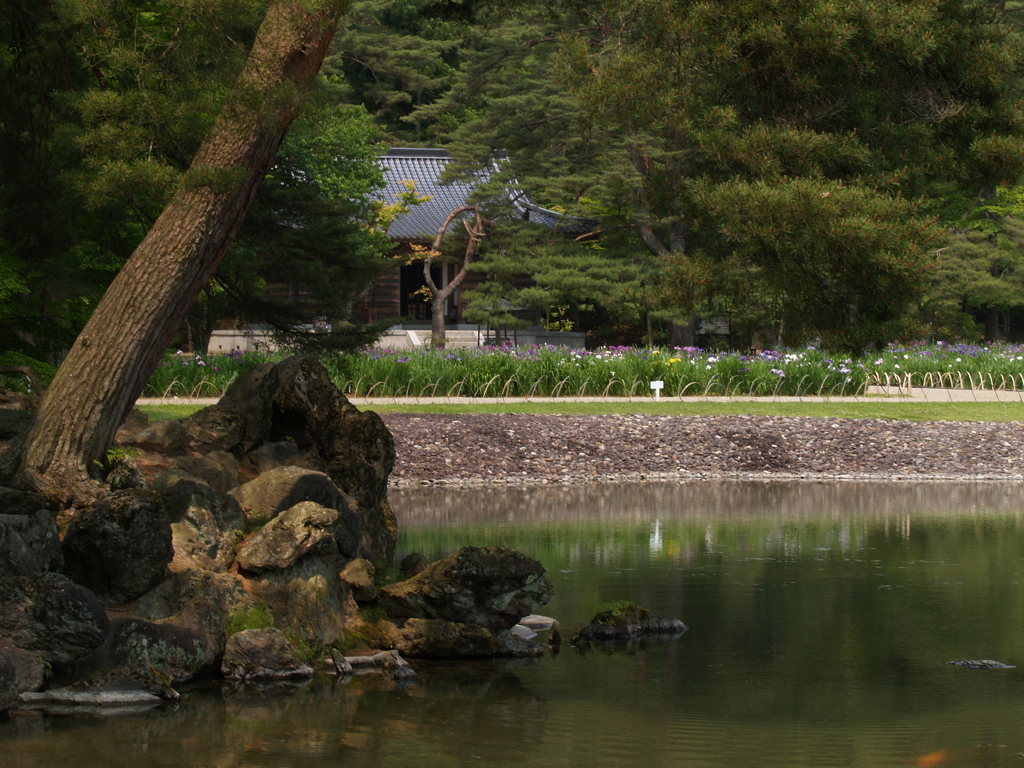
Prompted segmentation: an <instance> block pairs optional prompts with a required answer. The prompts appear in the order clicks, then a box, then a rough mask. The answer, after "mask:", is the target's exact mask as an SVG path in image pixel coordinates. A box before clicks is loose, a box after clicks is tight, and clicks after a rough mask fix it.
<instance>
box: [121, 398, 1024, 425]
mask: <svg viewBox="0 0 1024 768" xmlns="http://www.w3.org/2000/svg"><path fill="white" fill-rule="evenodd" d="M201 407H202V406H199V405H184V404H183V405H143V406H140V407H139V408H140V410H142V411H143V412H144V413H145V414H147V415H148V416H149V418H150V419H151V420H157V419H180V418H183V417H184V416H188V415H189V414H191V413H194V412H195V411H197V410H199V409H200V408H201ZM364 410H373V411H377V412H378V413H441V414H461V413H524V414H530V413H537V414H561V415H565V416H573V415H593V416H601V415H607V414H645V415H660V416H734V415H751V416H810V417H818V418H831V419H893V420H906V421H1021V420H1024V404H1021V403H1012V402H977V403H976V402H956V403H922V402H905V401H898V400H895V399H893V400H888V399H883V398H872V399H866V400H863V401H860V402H855V403H853V402H832V403H792V402H786V403H779V402H767V401H733V402H678V401H662V402H660V403H655V402H654V401H653V400H652V401H648V402H645V401H639V402H638V401H632V402H628V401H618V402H615V401H612V402H602V403H571V402H550V403H543V402H540V403H505V404H502V403H493V404H480V405H462V404H459V405H441V404H439V405H427V404H401V405H374V406H366V407H365V408H364Z"/></svg>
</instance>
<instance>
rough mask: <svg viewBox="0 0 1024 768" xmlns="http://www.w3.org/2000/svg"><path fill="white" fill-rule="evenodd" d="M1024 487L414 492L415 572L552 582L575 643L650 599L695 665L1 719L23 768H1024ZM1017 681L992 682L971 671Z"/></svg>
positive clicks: (473, 678) (431, 678)
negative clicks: (454, 564)
mask: <svg viewBox="0 0 1024 768" xmlns="http://www.w3.org/2000/svg"><path fill="white" fill-rule="evenodd" d="M1022 492H1024V487H1022V486H1020V485H1013V484H991V483H986V484H955V485H954V484H949V485H946V484H923V485H900V484H897V485H890V484H856V483H832V484H828V483H821V484H811V483H718V484H715V483H694V484H647V485H622V486H570V487H535V488H524V489H509V488H501V489H469V490H466V489H462V490H455V489H444V488H422V489H420V488H416V489H407V490H401V491H398V492H393V493H392V501H393V504H394V507H395V509H396V512H397V514H398V515H399V519H400V524H401V526H402V537H401V541H400V550H401V552H400V554H404V553H405V552H409V551H422V552H424V553H425V554H427V555H428V557H431V558H434V557H437V556H441V555H443V554H446V553H448V552H450V551H452V550H454V549H457V548H458V547H460V546H464V545H467V544H473V545H480V546H482V545H488V544H502V545H506V546H511V547H515V548H516V549H519V550H521V551H523V552H525V553H527V554H529V555H530V556H532V557H535V558H537V559H538V560H540V561H541V562H542V563H544V565H545V566H546V567H547V569H548V576H549V578H550V579H551V580H552V582H553V583H554V585H555V590H556V596H555V598H554V599H553V600H552V601H551V603H549V604H548V605H547V606H545V607H544V608H543V609H542V612H543V613H546V614H548V615H551V616H554V617H555V618H557V619H559V620H560V621H561V623H562V626H563V629H564V630H565V631H564V632H563V634H564V635H565V636H568V635H569V634H571V632H572V629H573V628H575V626H576V625H577V624H579V623H581V622H583V621H585V620H587V619H588V618H589V616H590V615H591V614H592V612H593V610H594V607H595V606H596V605H597V604H599V603H601V602H607V601H612V600H622V599H628V600H635V601H636V602H638V603H640V604H642V605H644V606H647V607H649V608H651V609H652V610H654V611H656V612H660V613H665V614H668V615H672V616H677V617H679V618H681V619H683V620H684V621H685V622H686V623H687V624H688V625H689V626H690V630H689V631H688V632H687V633H685V634H684V635H682V636H681V637H679V638H677V639H674V640H672V641H670V642H663V643H650V644H634V645H632V646H623V647H620V648H616V649H595V650H593V651H592V652H590V653H588V654H586V655H580V654H579V653H576V652H574V651H573V650H572V649H571V648H569V647H563V650H562V651H561V653H559V654H558V655H557V656H551V655H548V656H545V657H544V658H542V659H539V660H532V661H515V662H503V663H485V662H467V663H460V664H440V663H433V664H428V663H423V662H418V661H414V662H413V664H414V666H416V667H417V669H418V670H419V673H420V677H419V680H418V681H417V682H416V683H415V684H414V685H412V686H410V687H407V688H397V687H395V686H394V685H393V684H392V683H390V682H388V681H386V680H384V679H383V678H381V677H380V676H376V675H373V676H358V677H356V678H355V679H353V680H352V681H351V682H348V683H347V684H337V683H335V682H333V681H331V680H329V679H325V680H323V681H317V682H314V683H313V684H311V685H309V686H307V687H305V688H303V689H301V690H297V691H294V692H291V693H288V694H283V693H276V694H266V693H260V692H256V691H248V692H241V693H239V692H232V691H230V690H228V689H225V690H223V691H222V690H221V689H220V687H208V688H197V689H195V690H193V691H191V692H190V695H189V696H187V697H186V698H185V700H184V701H183V702H182V703H181V704H180V705H178V706H177V707H176V708H173V709H166V710H158V711H154V712H150V713H147V714H144V715H137V716H130V717H120V718H100V717H89V716H63V717H58V716H40V715H31V716H29V715H13V716H9V717H7V718H4V717H3V716H0V766H3V768H7V767H8V766H10V768H30V767H31V768H35V767H36V766H39V767H40V768H42V767H43V766H46V767H47V768H49V766H52V765H54V764H57V763H62V764H67V765H73V766H118V767H119V766H132V768H148V767H149V766H168V768H172V767H173V768H177V767H179V766H232V767H243V766H244V767H249V766H252V767H253V768H256V767H260V768H264V767H266V768H273V767H276V766H296V767H301V768H307V767H308V768H321V767H323V768H326V766H339V765H345V766H367V767H371V766H373V767H377V766H396V767H400V766H401V767H404V766H410V767H412V766H416V768H422V767H424V766H453V765H456V766H468V765H485V766H491V765H494V766H499V765H500V766H504V765H509V766H523V768H533V767H534V766H538V767H539V766H553V767H555V768H562V767H565V768H569V767H572V768H575V767H576V766H580V767H581V768H583V767H584V766H585V767H586V768H605V767H606V766H607V767H608V768H612V767H614V768H623V767H624V766H627V767H628V766H638V767H640V766H644V767H647V766H651V767H655V768H656V767H660V766H695V767H697V768H702V767H704V766H707V767H709V768H710V767H712V766H714V767H719V766H721V767H725V766H729V767H732V766H736V767H740V766H742V767H744V768H746V767H748V766H780V767H781V766H865V767H867V766H907V765H949V766H994V765H1024V726H1022V723H1024V611H1022V608H1024V587H1022V584H1021V582H1022V580H1024V579H1022V576H1024V495H1022ZM959 659H996V660H999V661H1002V662H1005V663H1007V664H1018V665H1020V666H1019V668H1017V669H1008V670H973V669H964V668H960V667H954V666H949V665H947V664H946V662H947V661H950V660H959Z"/></svg>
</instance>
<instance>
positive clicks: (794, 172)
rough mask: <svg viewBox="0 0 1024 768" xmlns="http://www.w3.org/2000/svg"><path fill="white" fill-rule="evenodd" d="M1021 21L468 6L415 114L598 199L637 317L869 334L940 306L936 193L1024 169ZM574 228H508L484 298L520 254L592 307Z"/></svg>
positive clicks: (729, 8)
mask: <svg viewBox="0 0 1024 768" xmlns="http://www.w3.org/2000/svg"><path fill="white" fill-rule="evenodd" d="M429 11H430V7H429V6H428V7H425V8H424V11H423V12H429ZM1001 22H1002V17H1001V16H1000V15H999V12H998V9H996V8H995V7H989V6H982V5H977V4H973V3H961V2H950V3H927V2H915V3H898V4H879V3H874V2H857V3H846V2H842V3H840V2H835V1H834V0H802V1H801V2H797V3H778V2H769V1H762V0H745V1H744V2H740V3H730V4H727V5H726V4H717V3H706V2H693V1H692V0H645V1H644V2H639V3H638V2H623V3H610V4H609V3H600V4H598V3H588V2H585V1H582V2H569V3H564V4H556V5H555V6H550V5H549V6H545V7H544V8H537V7H535V6H533V5H531V4H512V5H511V6H503V7H499V8H496V9H493V12H492V13H490V14H480V18H479V19H475V20H473V21H472V22H471V23H469V24H467V25H466V30H465V31H464V43H463V45H464V48H463V49H460V50H459V57H458V64H459V70H458V73H457V74H456V75H455V76H454V85H452V86H451V87H450V88H448V89H447V90H446V91H445V92H444V93H443V94H442V95H441V96H440V97H439V98H438V99H437V101H436V102H435V103H433V104H429V105H424V106H423V107H421V108H420V109H417V110H415V111H414V112H413V115H412V117H415V118H416V119H417V120H422V121H425V122H430V123H431V125H432V131H433V133H434V135H435V136H436V137H437V138H438V139H439V140H440V141H441V142H442V143H445V144H446V145H448V146H449V147H450V148H451V150H452V151H453V152H454V153H456V154H457V155H458V156H459V157H460V158H462V160H463V161H464V162H465V164H466V167H467V168H473V167H480V166H481V165H483V164H486V163H489V162H490V160H491V153H492V151H493V150H494V149H495V148H502V149H505V150H507V151H508V153H509V161H508V163H507V166H506V168H507V170H508V174H507V177H506V178H505V179H504V180H503V183H505V184H506V185H507V184H511V183H513V182H512V179H513V178H514V179H515V180H516V181H517V182H518V184H519V185H520V188H521V189H523V190H526V191H527V192H528V193H529V194H531V195H533V196H534V197H535V198H536V199H538V200H539V201H540V202H542V203H544V204H547V205H554V206H558V207H559V208H560V209H562V210H565V212H566V213H567V214H569V215H575V216H581V217H585V218H586V219H587V220H592V221H594V222H595V224H594V227H593V231H594V233H595V234H594V235H593V237H592V238H591V239H590V240H589V241H587V242H586V243H583V244H578V245H577V247H576V249H575V252H574V253H573V256H572V258H574V259H575V261H576V264H580V265H583V264H593V263H594V262H595V261H601V260H603V261H605V262H606V263H607V264H608V267H607V269H609V270H614V269H618V270H619V274H618V282H619V285H618V288H617V291H618V295H619V297H620V298H619V301H618V302H617V304H618V307H617V309H618V313H617V314H618V317H619V322H620V323H623V322H629V317H630V316H632V317H633V322H634V323H635V322H636V321H637V320H642V319H644V318H650V317H651V316H652V314H655V315H656V314H657V313H659V312H660V313H661V314H662V315H664V316H667V317H672V316H673V314H674V315H675V316H676V317H677V318H679V319H682V318H684V317H687V316H689V315H691V314H692V313H694V312H701V313H704V314H707V313H718V314H730V315H732V316H733V317H734V318H735V319H736V321H737V323H738V325H740V326H742V330H743V331H744V332H745V333H746V334H747V336H748V337H749V336H750V335H751V334H752V333H754V332H758V333H760V335H761V336H762V337H763V338H766V339H770V340H773V341H776V342H778V341H781V340H782V339H783V338H788V339H790V340H791V342H792V341H800V340H806V339H811V338H814V337H820V338H821V339H822V342H823V343H824V344H826V345H827V346H829V347H833V348H835V347H851V348H854V349H861V348H863V347H864V346H865V345H867V344H870V343H876V344H877V343H879V342H883V341H887V340H890V339H892V338H894V337H898V336H901V335H902V336H908V335H914V334H917V333H920V332H921V331H922V330H923V329H922V328H921V327H920V326H919V324H918V321H919V316H918V315H917V314H916V313H915V311H914V310H915V307H916V304H917V302H919V301H920V299H921V298H922V296H923V293H924V289H925V287H926V280H925V278H926V273H927V270H928V269H929V266H930V264H931V262H932V261H933V254H934V251H935V250H937V249H938V248H939V247H941V245H942V236H943V230H942V229H941V228H940V227H934V226H932V225H931V218H930V215H929V211H927V210H925V209H923V208H922V200H924V199H931V198H935V197H936V196H942V195H946V194H950V193H951V192H952V191H953V190H956V189H965V190H967V191H968V192H969V193H970V194H971V195H974V194H976V193H977V191H978V189H979V188H981V187H984V186H986V185H993V184H996V183H999V182H1005V181H1007V180H1011V181H1012V180H1014V179H1016V177H1017V174H1018V173H1019V170H1020V168H1021V162H1022V158H1024V151H1022V150H1024V144H1022V142H1021V140H1020V139H1019V137H1018V133H1019V129H1020V114H1019V110H1018V107H1017V104H1016V96H1015V92H1014V90H1013V88H1014V85H1015V79H1014V78H1015V72H1016V70H1017V67H1018V63H1017V62H1018V52H1017V50H1016V48H1015V46H1014V39H1013V38H1012V36H1011V33H1010V29H1009V28H1008V27H1007V26H1005V25H1003V24H1002V23H1001ZM510 237H511V239H513V240H515V236H514V235H513V236H510ZM524 239H525V240H528V239H529V236H524V235H520V240H524ZM524 250H525V251H527V253H526V254H525V255H524V254H523V253H522V252H523V251H524ZM566 250H567V248H566V247H565V244H564V243H561V244H553V243H543V244H542V243H527V244H525V247H524V243H522V242H513V244H511V245H505V244H495V246H494V247H493V248H492V249H491V251H490V254H485V258H484V259H483V260H481V264H480V267H481V268H482V269H485V270H487V271H489V273H490V274H491V275H492V276H497V279H495V280H492V281H491V282H490V283H489V285H488V295H487V296H486V298H485V299H484V301H483V303H484V304H485V305H492V306H493V305H494V304H495V299H496V297H497V293H498V292H497V290H496V286H497V285H499V284H501V282H502V281H501V279H500V278H501V276H502V275H503V274H504V275H507V273H508V272H509V271H510V269H511V268H512V266H514V265H517V264H518V265H519V266H520V267H526V268H527V269H529V271H531V273H532V272H536V273H537V275H538V278H539V279H537V281H536V282H537V285H536V287H535V288H533V289H531V291H523V290H521V289H520V288H519V287H517V286H515V285H514V284H513V283H512V281H509V280H508V279H507V277H506V279H505V280H504V284H505V286H506V292H507V296H508V301H509V303H510V304H511V305H513V306H521V305H527V306H535V307H538V308H540V309H542V310H546V309H547V308H549V307H551V306H559V305H562V304H570V305H573V304H574V305H575V308H576V310H584V309H586V308H587V307H588V306H589V305H590V303H591V302H592V301H593V300H594V298H595V295H596V294H595V292H593V291H592V290H591V289H589V288H586V287H584V289H583V290H579V287H580V282H581V281H580V280H579V279H578V278H575V275H577V274H579V273H580V272H581V270H580V269H579V268H576V267H575V266H574V267H573V268H571V269H570V270H568V271H566V272H563V271H559V270H552V269H545V267H546V265H547V264H549V263H551V262H552V261H554V262H558V261H560V260H566V259H569V258H570V257H568V256H566V255H565V252H566ZM624 269H625V270H627V271H623V270H624ZM567 277H568V278H569V279H566V278H567ZM584 282H585V281H584ZM588 290H589V291H590V293H589V295H588ZM598 298H599V300H600V301H601V302H602V304H604V305H605V306H606V307H612V308H616V307H615V305H616V302H614V301H608V300H607V298H605V297H598Z"/></svg>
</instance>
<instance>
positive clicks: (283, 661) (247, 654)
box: [221, 627, 313, 681]
mask: <svg viewBox="0 0 1024 768" xmlns="http://www.w3.org/2000/svg"><path fill="white" fill-rule="evenodd" d="M221 672H222V673H223V674H224V677H226V678H228V679H229V680H243V681H248V680H274V679H286V678H292V677H311V676H312V675H313V670H312V669H311V668H310V667H309V666H307V665H306V664H305V663H303V662H302V660H301V659H299V657H298V656H296V655H295V651H294V650H292V647H291V645H289V644H288V640H287V639H286V638H285V636H284V635H283V634H282V633H281V631H280V630H278V629H274V628H273V627H270V628H267V629H247V630H245V631H243V632H237V633H236V634H234V635H232V636H231V637H229V638H228V642H227V647H226V649H225V651H224V661H223V662H222V664H221Z"/></svg>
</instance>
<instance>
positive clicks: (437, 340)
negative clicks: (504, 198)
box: [423, 205, 488, 349]
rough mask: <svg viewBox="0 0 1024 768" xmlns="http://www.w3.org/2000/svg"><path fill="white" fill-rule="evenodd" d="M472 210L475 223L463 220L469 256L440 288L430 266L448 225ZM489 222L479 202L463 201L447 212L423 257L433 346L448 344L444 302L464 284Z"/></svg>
mask: <svg viewBox="0 0 1024 768" xmlns="http://www.w3.org/2000/svg"><path fill="white" fill-rule="evenodd" d="M470 211H472V212H473V213H474V214H476V220H475V221H474V222H473V224H470V223H469V222H468V221H466V220H465V219H463V221H462V223H463V225H465V227H466V233H467V234H468V235H469V242H468V243H467V244H466V256H465V258H464V259H463V260H462V269H460V270H459V274H457V275H456V276H455V277H453V278H452V280H451V282H449V283H448V284H447V285H445V286H444V287H443V288H438V287H437V285H436V284H435V283H434V278H433V276H432V275H431V274H430V266H431V265H432V264H433V263H434V259H435V258H436V257H438V256H440V255H441V241H442V240H443V239H444V235H445V232H447V231H448V227H449V226H450V225H451V223H452V222H453V221H455V217H457V216H459V215H461V214H463V213H469V212H470ZM487 223H488V221H487V219H485V218H484V217H483V216H481V215H480V208H479V207H478V206H475V205H463V206H461V207H460V208H456V209H455V210H454V211H452V212H451V213H449V214H448V218H446V219H445V220H444V224H442V225H441V228H440V229H438V230H437V237H435V238H434V244H433V245H432V246H431V247H430V253H429V254H428V255H427V258H425V259H424V260H423V277H424V279H425V280H426V282H427V288H428V289H429V290H430V296H431V303H430V336H431V346H432V347H434V348H435V349H444V345H445V321H444V303H445V302H446V301H448V297H449V296H451V295H452V294H453V293H455V289H456V288H458V287H459V286H460V285H462V281H463V280H465V279H466V275H467V274H468V273H469V264H470V262H471V261H472V260H473V257H474V256H476V253H477V251H478V250H480V242H481V241H482V240H483V239H484V237H486V235H487V231H486V229H485V226H486V225H487Z"/></svg>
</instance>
